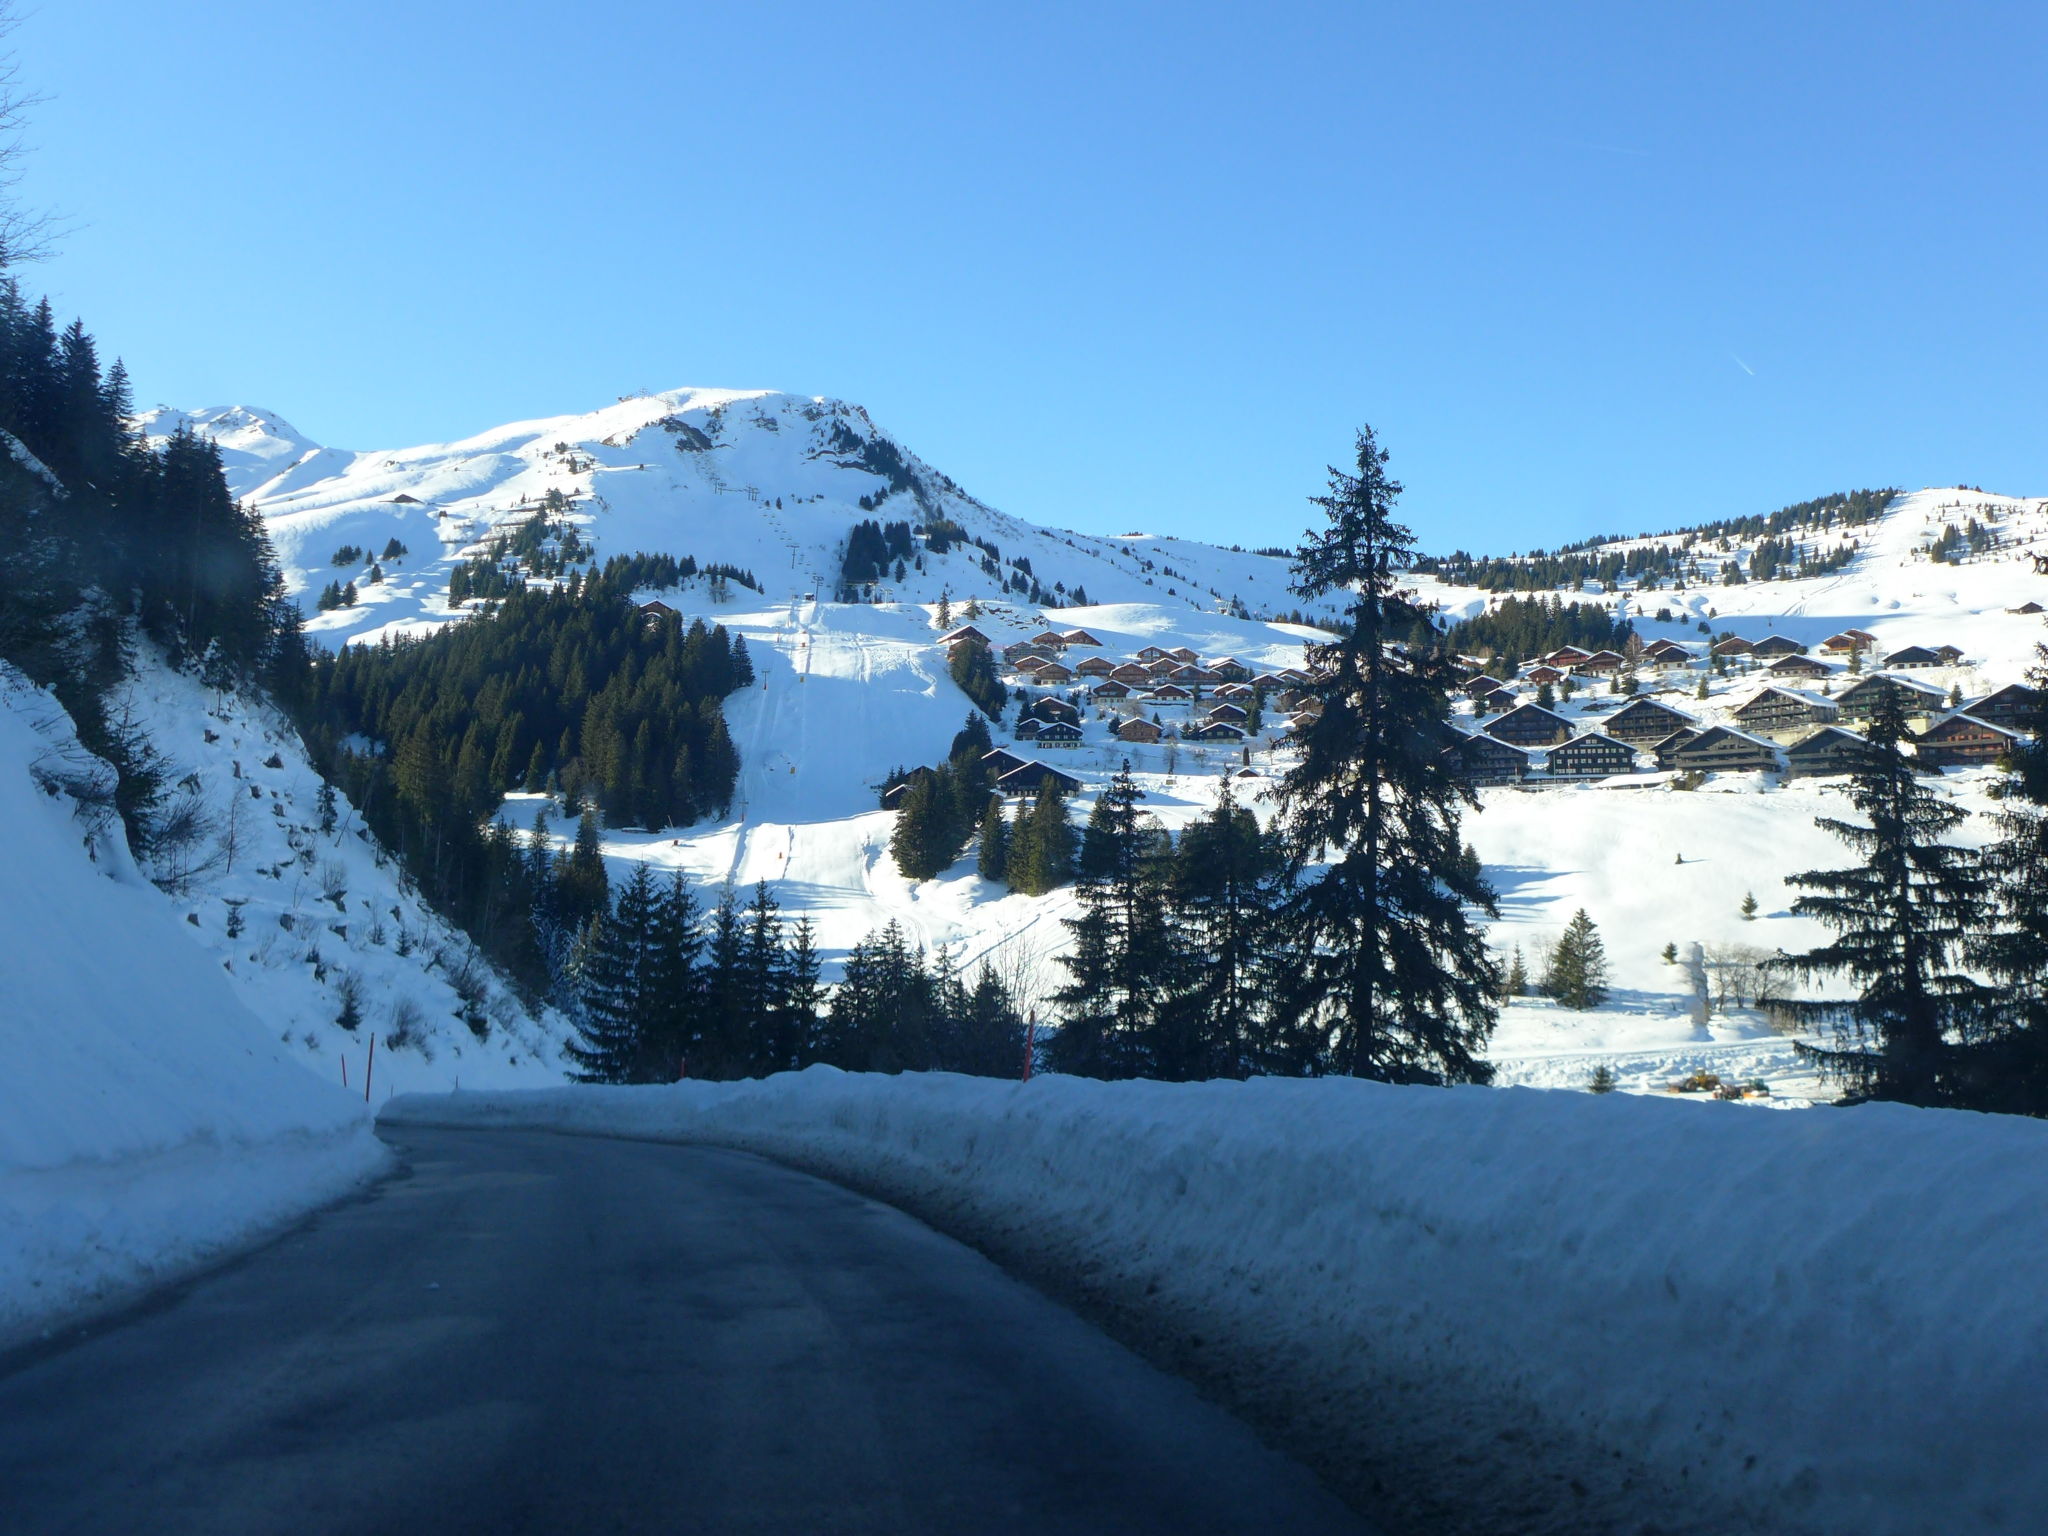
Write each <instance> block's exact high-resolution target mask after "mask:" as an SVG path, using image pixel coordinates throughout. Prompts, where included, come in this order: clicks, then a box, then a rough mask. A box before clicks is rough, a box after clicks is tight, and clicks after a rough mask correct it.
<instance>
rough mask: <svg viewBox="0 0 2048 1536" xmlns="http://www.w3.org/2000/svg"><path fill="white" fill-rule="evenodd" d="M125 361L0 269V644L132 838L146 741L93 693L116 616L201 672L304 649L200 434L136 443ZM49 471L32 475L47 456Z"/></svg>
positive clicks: (235, 674) (143, 804) (262, 671)
mask: <svg viewBox="0 0 2048 1536" xmlns="http://www.w3.org/2000/svg"><path fill="white" fill-rule="evenodd" d="M132 411H133V402H132V400H131V399H130V397H129V385H128V377H127V372H126V370H125V369H124V368H123V367H122V366H121V364H120V363H119V362H116V363H114V364H113V365H112V366H111V367H110V368H106V369H104V370H103V369H102V368H101V366H100V361H99V351H98V345H97V343H96V342H95V341H94V339H93V337H92V336H91V335H90V334H89V333H88V332H87V331H86V329H85V327H84V326H83V324H81V323H79V322H77V321H73V322H72V323H71V324H70V325H68V326H66V327H64V328H63V329H62V330H61V331H60V330H59V329H58V327H57V324H56V320H55V317H54V316H53V315H52V313H51V310H50V306H49V303H48V301H47V300H46V301H43V302H40V303H37V304H34V305H30V304H29V303H27V301H26V300H25V299H24V298H23V297H22V294H21V290H20V288H19V286H18V285H17V283H16V282H15V281H14V280H13V279H12V278H7V279H4V280H0V429H4V430H5V431H6V432H7V433H8V434H10V435H11V436H12V438H13V439H14V441H15V442H16V443H18V444H19V445H20V446H21V448H23V449H24V450H26V454H27V455H32V456H33V459H30V458H28V457H25V456H24V455H23V454H19V453H16V452H14V451H13V449H12V448H11V447H9V446H7V445H0V448H4V450H5V451H0V656H4V657H5V658H6V659H7V660H8V661H11V662H13V663H14V664H15V665H16V666H18V667H20V668H21V669H22V670H23V671H24V672H26V673H27V674H28V675H29V676H30V677H31V678H33V679H34V680H35V681H37V682H39V683H42V684H46V685H48V686H50V687H53V688H54V689H55V690H56V692H57V696H58V698H59V699H60V700H61V701H62V702H63V704H64V706H65V708H66V709H67V710H68V711H69V712H70V714H71V716H72V718H73V719H74V720H75V721H76V722H77V724H78V728H79V733H80V736H81V738H82V739H83V741H84V742H85V744H86V746H87V747H89V748H90V749H91V750H93V751H95V752H97V753H98V754H100V755H101V756H102V757H104V758H106V759H107V760H108V761H109V762H111V763H112V764H113V765H114V767H115V769H116V772H117V776H118V780H119V787H118V789H117V791H116V805H115V809H117V810H118V811H119V812H120V815H121V818H122V821H123V823H124V825H125V827H126V829H127V832H128V835H129V839H130V841H131V843H132V844H133V845H134V847H135V848H136V850H137V852H139V853H143V854H145V855H146V854H147V853H148V851H149V847H150V843H151V840H152V837H153V835H154V830H153V829H154V822H155V816H156V813H157V810H158V808H159V806H160V804H161V801H162V791H163V785H162V771H161V767H160V765H159V764H158V763H157V762H156V759H155V758H154V755H153V754H152V753H151V752H150V751H149V749H148V746H147V744H146V743H145V742H143V741H142V740H141V738H140V737H139V736H138V735H137V734H136V733H135V732H134V731H133V730H132V729H130V728H128V727H127V726H126V725H124V724H123V723H122V722H121V721H120V720H118V719H114V718H110V714H109V711H108V709H107V706H106V696H107V690H108V689H109V687H110V686H111V685H112V684H113V683H114V682H116V681H117V680H118V679H119V678H120V677H121V676H123V675H124V673H125V671H126V666H127V661H126V656H125V654H124V651H123V642H124V638H125V636H126V634H127V633H128V626H129V624H130V623H132V624H133V625H134V626H135V628H136V629H137V630H139V632H140V633H141V634H143V635H145V636H147V637H149V638H150V639H152V640H154V641H156V642H157V643H158V644H160V645H161V646H162V647H163V648H164V650H165V652H166V653H167V654H168V656H169V657H170V658H171V660H172V661H173V662H174V663H179V664H186V663H190V664H194V665H197V666H199V667H201V668H202V669H203V671H204V673H205V675H206V676H207V677H208V678H209V679H210V680H212V681H214V682H216V683H221V684H225V683H229V682H241V681H248V682H255V681H262V682H268V683H272V684H277V685H281V686H285V687H289V686H291V685H292V684H293V683H294V682H295V681H296V679H297V677H298V675H299V673H300V671H301V669H302V667H303V664H304V657H305V650H304V646H303V643H302V641H301V639H300V635H299V625H298V613H297V610H296V609H295V608H293V607H292V606H291V604H290V603H288V602H287V601H285V599H284V596H283V586H282V583H281V582H280V580H279V577H278V573H277V567H276V563H275V561H274V559H273V558H272V555H271V551H270V544H269V540H268V539H267V538H266V536H265V534H264V531H263V526H262V522H261V520H260V519H259V518H257V517H256V516H255V515H254V514H253V513H251V512H249V511H248V510H247V509H246V508H244V507H242V506H241V505H240V504H238V503H237V502H236V501H235V500H234V498H233V497H232V496H230V495H229V494H228V489H227V483H226V481H225V479H224V478H223V476H222V474H221V463H220V454H219V451H218V449H216V448H215V447H214V445H213V443H212V442H211V440H209V439H205V438H200V437H196V436H194V435H192V434H191V433H189V432H185V431H183V430H180V431H178V432H176V433H174V434H173V435H172V436H171V437H170V438H169V440H168V441H166V442H165V443H163V444H162V446H160V447H157V448H151V447H150V446H149V445H148V444H147V443H145V442H144V441H143V439H142V438H141V437H140V436H139V435H138V434H137V433H136V432H135V431H134V430H133V429H132V428H131V427H130V426H129V424H128V418H129V416H130V415H131V413H132ZM45 471H47V474H46V473H45Z"/></svg>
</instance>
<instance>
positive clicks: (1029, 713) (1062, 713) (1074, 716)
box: [1023, 698, 1081, 724]
mask: <svg viewBox="0 0 2048 1536" xmlns="http://www.w3.org/2000/svg"><path fill="white" fill-rule="evenodd" d="M1023 718H1024V719H1026V720H1039V721H1043V722H1045V723H1046V724H1051V723H1052V722H1053V721H1055V720H1066V721H1069V722H1078V721H1079V720H1080V718H1081V711H1080V710H1078V709H1076V708H1074V706H1073V705H1071V704H1069V703H1068V702H1067V701H1066V700H1065V699H1054V698H1043V699H1037V700H1034V701H1033V702H1032V704H1031V706H1030V708H1028V709H1026V710H1025V711H1024V715H1023Z"/></svg>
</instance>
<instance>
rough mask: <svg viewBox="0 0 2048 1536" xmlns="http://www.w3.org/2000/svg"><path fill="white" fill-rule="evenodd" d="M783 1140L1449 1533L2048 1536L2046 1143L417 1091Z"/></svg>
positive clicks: (1490, 1111) (657, 1131)
mask: <svg viewBox="0 0 2048 1536" xmlns="http://www.w3.org/2000/svg"><path fill="white" fill-rule="evenodd" d="M384 1113H385V1119H386V1122H387V1123H394V1122H395V1123H399V1124H407V1123H410V1124H435V1125H458V1126H474V1127H485V1126H525V1127H548V1128H555V1129H560V1130H568V1131H579V1132H589V1133H597V1134H621V1135H631V1136H648V1137H655V1138H664V1139H676V1140H702V1141H711V1142H717V1143H721V1144H724V1145H729V1146H736V1147H743V1148H749V1149H752V1150H756V1151H760V1152H763V1153H766V1154H769V1155H772V1156H775V1157H778V1158H781V1159H784V1160H786V1161H789V1162H792V1163H794V1164H797V1165H800V1166H803V1167H807V1168H810V1169H813V1170H816V1171H818V1172H821V1173H824V1174H827V1175H830V1176H833V1177H836V1178H839V1179H842V1180H844V1181H845V1182H848V1183H850V1184H853V1185H855V1186H857V1187H860V1188H864V1189H866V1190H869V1191H871V1192H873V1193H876V1194H878V1195H881V1196H883V1197H885V1198H889V1199H891V1200H894V1201H897V1202H899V1203H901V1204H903V1205H905V1206H906V1207H908V1208H910V1209H912V1210H915V1211H917V1212H918V1213H919V1214H922V1215H924V1216H926V1217H927V1219H930V1220H932V1221H933V1222H934V1223H935V1224H937V1225H939V1226H941V1227H944V1228H946V1229H948V1230H951V1231H953V1232H955V1233H957V1234H959V1235H962V1236H965V1237H968V1238H970V1239H972V1240H974V1241H977V1242H979V1243H980V1244H982V1245H983V1246H985V1247H986V1248H988V1249H989V1250H990V1251H992V1252H994V1253H996V1254H997V1255H998V1256H1000V1257H1002V1258H1004V1259H1006V1260H1007V1261H1009V1262H1011V1263H1013V1264H1016V1265H1018V1266H1019V1267H1020V1268H1023V1269H1025V1270H1026V1271H1027V1272H1030V1273H1032V1274H1034V1275H1036V1276H1038V1277H1040V1278H1042V1279H1044V1280H1046V1281H1048V1282H1050V1283H1052V1284H1053V1285H1055V1286H1056V1287H1058V1288H1060V1289H1062V1290H1065V1291H1067V1292H1068V1293H1070V1294H1074V1295H1077V1296H1080V1297H1084V1298H1086V1299H1087V1300H1088V1301H1090V1302H1092V1303H1093V1304H1095V1305H1096V1306H1098V1307H1100V1308H1102V1309H1104V1310H1105V1311H1106V1312H1107V1313H1108V1315H1110V1316H1112V1317H1114V1318H1116V1319H1117V1320H1118V1321H1119V1322H1120V1323H1121V1324H1122V1325H1123V1328H1124V1331H1125V1332H1126V1333H1127V1334H1128V1335H1129V1336H1132V1337H1134V1338H1136V1339H1137V1340H1139V1341H1140V1342H1141V1343H1143V1344H1145V1345H1146V1346H1147V1347H1148V1348H1149V1349H1150V1350H1151V1351H1152V1352H1153V1353H1154V1354H1155V1355H1159V1356H1162V1357H1165V1358H1168V1359H1170V1360H1172V1361H1173V1362H1174V1363H1175V1364H1177V1365H1179V1366H1180V1367H1181V1368H1183V1369H1186V1370H1189V1371H1191V1372H1192V1373H1193V1374H1196V1375H1198V1376H1200V1377H1202V1378H1204V1379H1206V1380H1207V1381H1209V1382H1210V1383H1211V1384H1212V1385H1214V1386H1216V1387H1217V1388H1218V1389H1220V1390H1221V1391H1223V1392H1224V1393H1225V1394H1226V1395H1228V1396H1229V1397H1230V1398H1231V1399H1232V1400H1233V1401H1234V1402H1235V1403H1236V1404H1237V1405H1238V1406H1239V1407H1240V1408H1241V1409H1242V1410H1243V1411H1245V1412H1247V1413H1248V1414H1249V1415H1250V1416H1251V1417H1253V1418H1254V1419H1256V1420H1258V1421H1260V1422H1262V1423H1263V1424H1265V1425H1266V1426H1267V1427H1268V1429H1269V1431H1270V1432H1272V1433H1274V1434H1276V1435H1278V1436H1280V1437H1282V1438H1284V1439H1286V1440H1287V1441H1288V1442H1290V1443H1291V1444H1292V1445H1294V1446H1295V1447H1296V1448H1297V1449H1299V1450H1300V1451H1301V1452H1302V1453H1303V1454H1304V1455H1305V1456H1307V1457H1308V1458H1309V1459H1311V1460H1312V1461H1313V1462H1315V1463H1316V1464H1317V1465H1319V1466H1320V1467H1321V1468H1322V1469H1323V1470H1324V1471H1325V1473H1326V1474H1327V1475H1330V1476H1331V1477H1332V1478H1333V1480H1335V1481H1337V1482H1339V1483H1341V1484H1344V1485H1346V1486H1348V1487H1349V1488H1350V1489H1351V1490H1352V1491H1353V1492H1354V1494H1357V1495H1358V1496H1360V1497H1361V1498H1362V1499H1363V1500H1365V1501H1366V1502H1368V1503H1370V1504H1372V1505H1374V1506H1376V1507H1377V1508H1378V1510H1379V1511H1380V1513H1381V1515H1382V1517H1383V1518H1384V1519H1386V1520H1387V1521H1388V1523H1389V1524H1390V1525H1391V1526H1393V1527H1394V1528H1396V1529H1407V1528H1415V1529H1422V1528H1427V1529H1430V1530H1434V1531H1473V1532H1476V1531H1486V1532H1502V1531H1539V1530H1573V1531H1606V1530H1623V1529H1629V1530H1637V1529H1644V1530H1646V1529H1652V1528H1654V1529H1657V1530H1659V1531H1664V1532H1673V1531H1695V1530H1696V1531H1730V1530H1749V1529H1757V1530H1770V1531H1827V1532H1849V1531H1854V1532H1857V1533H1859V1536H1881V1533H1905V1532H1931V1531H1963V1530H1973V1531H1974V1530H1987V1531H1988V1530H2015V1531H2017V1530H2033V1529H2038V1528H2039V1526H2038V1524H2037V1523H2036V1522H2037V1520H2038V1519H2039V1517H2040V1516H2041V1515H2042V1513H2043V1511H2048V1458H2044V1457H2042V1456H2041V1455H2040V1454H2039V1449H2040V1446H2039V1434H2040V1426H2041V1425H2042V1424H2043V1423H2048V1309H2044V1308H2043V1307H2042V1305H2041V1295H2042V1293H2041V1268H2040V1260H2041V1256H2042V1255H2043V1254H2044V1253H2048V1198H2044V1197H2048V1125H2043V1124H2039V1123H2035V1122H2031V1121H2023V1120H2014V1119H2000V1118H1994V1117H1985V1116H1975V1115H1964V1114H1951V1113H1931V1112H1922V1111H1914V1110H1908V1109H1903V1108H1897V1107H1892V1106H1872V1107H1866V1108H1862V1109H1857V1110H1849V1111H1832V1110H1829V1111H1814V1112H1811V1113H1806V1114H1766V1113H1761V1112H1757V1111H1754V1110H1746V1109H1743V1108H1741V1107H1738V1106H1703V1105H1694V1104H1675V1103H1668V1102H1660V1101H1655V1100H1648V1099H1642V1098H1632V1097H1629V1096H1625V1095H1619V1094H1616V1095H1610V1096H1607V1097H1605V1098H1596V1097H1593V1096H1591V1095H1585V1094H1562V1093H1546V1092H1539V1091H1535V1090H1528V1089H1510V1090H1504V1091H1500V1090H1486V1089H1458V1090H1450V1091H1443V1090H1433V1089H1412V1088H1411V1089H1402V1088H1390V1087H1385V1086H1381V1085H1377V1084H1369V1083H1356V1082H1349V1081H1322V1082H1282V1081H1271V1080H1268V1081H1255V1082H1251V1083H1244V1084H1237V1083H1209V1084H1197V1085H1185V1086H1169V1085H1162V1084H1149V1083H1116V1084H1108V1083H1095V1082H1087V1081H1080V1080H1075V1079H1066V1078H1057V1077H1041V1078H1039V1079H1038V1080H1037V1081H1034V1082H1032V1083H1029V1084H1025V1085H1018V1084H1009V1083H1001V1082H993V1081H988V1080H977V1079H966V1078H958V1077H947V1076H928V1077H917V1076H905V1077H895V1078H885V1077H856V1076H847V1075H843V1074H839V1073H835V1072H833V1071H831V1070H829V1069H826V1068H813V1069H811V1070H810V1071H808V1072H805V1073H801V1074H794V1075H790V1076H784V1077H777V1078H772V1079H769V1080H767V1081H765V1082H751V1083H736V1084H710V1083H685V1084H678V1085H675V1086H673V1087H666V1088H617V1089H605V1088H583V1089H556V1090H546V1091H537V1092H526V1093H502V1094H475V1093H466V1094H459V1095H454V1096H450V1097H439V1096H435V1097H429V1096H424V1095H421V1096H411V1097H401V1098H399V1099H397V1100H394V1101H393V1102H392V1103H391V1104H390V1105H389V1106H387V1108H386V1109H385V1112H384Z"/></svg>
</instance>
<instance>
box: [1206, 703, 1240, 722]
mask: <svg viewBox="0 0 2048 1536" xmlns="http://www.w3.org/2000/svg"><path fill="white" fill-rule="evenodd" d="M1204 718H1206V719H1210V720H1221V721H1224V722H1225V723H1227V724H1229V725H1243V724H1244V723H1245V721H1247V720H1249V719H1251V713H1250V711H1248V710H1244V709H1240V708H1238V706H1237V705H1235V704H1218V705H1217V706H1216V707H1215V708H1214V709H1212V710H1210V711H1209V713H1208V714H1207V716H1205V717H1204Z"/></svg>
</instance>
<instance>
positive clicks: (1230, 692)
mask: <svg viewBox="0 0 2048 1536" xmlns="http://www.w3.org/2000/svg"><path fill="white" fill-rule="evenodd" d="M1216 697H1217V698H1219V699H1237V700H1239V701H1241V702H1249V701H1250V700H1252V699H1255V698H1257V697H1258V690H1257V689H1255V688H1253V687H1252V685H1251V684H1250V683H1224V684H1223V685H1222V686H1220V687H1219V688H1217V690H1216Z"/></svg>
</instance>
